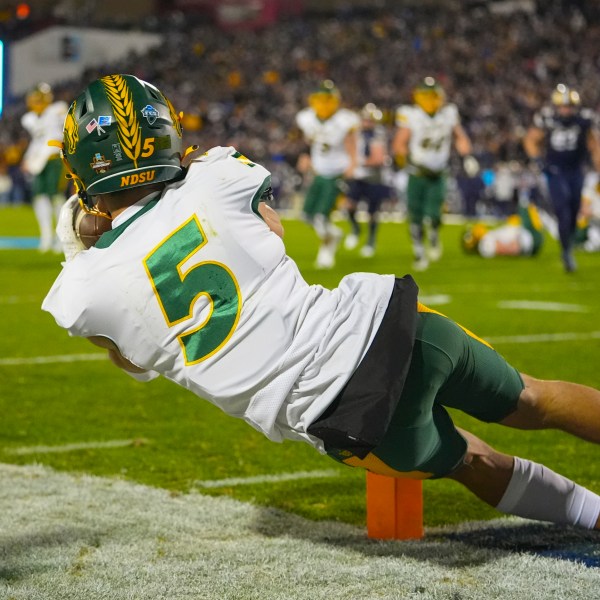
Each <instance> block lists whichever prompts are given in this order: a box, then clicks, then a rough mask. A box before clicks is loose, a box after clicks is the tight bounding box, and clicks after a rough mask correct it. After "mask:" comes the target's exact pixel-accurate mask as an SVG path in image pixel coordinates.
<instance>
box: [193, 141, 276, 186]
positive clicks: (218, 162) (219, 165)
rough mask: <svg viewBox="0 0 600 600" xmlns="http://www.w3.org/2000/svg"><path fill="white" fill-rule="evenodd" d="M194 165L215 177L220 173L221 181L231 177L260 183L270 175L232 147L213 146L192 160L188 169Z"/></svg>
mask: <svg viewBox="0 0 600 600" xmlns="http://www.w3.org/2000/svg"><path fill="white" fill-rule="evenodd" d="M194 165H197V166H201V165H203V166H204V167H206V168H209V169H210V171H211V172H212V173H214V174H215V175H217V174H218V173H220V175H218V177H219V178H221V179H230V178H231V177H234V178H249V179H251V180H256V181H258V182H262V181H264V180H265V179H266V178H267V177H270V175H271V173H270V172H269V171H268V170H267V169H265V167H263V166H262V165H260V164H258V163H255V162H253V161H252V160H251V159H250V158H248V157H247V156H244V155H243V154H242V153H241V152H238V151H237V150H236V149H235V148H234V147H233V146H215V147H214V148H211V149H210V150H208V151H207V152H205V153H204V154H203V155H202V156H200V157H199V158H197V159H196V160H194V161H193V162H192V164H191V165H190V169H192V167H194ZM187 178H188V177H186V179H187Z"/></svg>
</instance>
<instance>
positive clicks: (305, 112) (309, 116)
mask: <svg viewBox="0 0 600 600" xmlns="http://www.w3.org/2000/svg"><path fill="white" fill-rule="evenodd" d="M315 119H316V117H315V114H314V112H313V111H312V109H310V108H303V109H302V110H301V111H300V112H299V113H298V114H297V115H296V125H298V127H300V129H305V128H306V127H308V126H310V124H311V123H313V122H314V121H315Z"/></svg>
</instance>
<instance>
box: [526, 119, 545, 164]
mask: <svg viewBox="0 0 600 600" xmlns="http://www.w3.org/2000/svg"><path fill="white" fill-rule="evenodd" d="M543 141H544V130H543V129H540V128H539V127H535V126H531V127H530V128H529V129H528V130H527V132H526V133H525V136H524V137H523V148H524V150H525V153H526V154H527V156H528V157H529V158H541V157H542V143H543Z"/></svg>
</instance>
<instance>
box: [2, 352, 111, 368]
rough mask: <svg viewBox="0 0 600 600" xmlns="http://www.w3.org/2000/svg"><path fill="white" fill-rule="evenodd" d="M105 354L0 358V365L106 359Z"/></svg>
mask: <svg viewBox="0 0 600 600" xmlns="http://www.w3.org/2000/svg"><path fill="white" fill-rule="evenodd" d="M106 358H107V355H106V354H104V353H102V354H93V353H87V354H56V355H55V356H29V357H25V356H24V357H22V358H0V367H1V366H13V365H44V364H50V363H70V362H79V361H85V360H106Z"/></svg>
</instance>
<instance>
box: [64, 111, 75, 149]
mask: <svg viewBox="0 0 600 600" xmlns="http://www.w3.org/2000/svg"><path fill="white" fill-rule="evenodd" d="M76 105H77V103H76V102H73V104H72V105H71V110H70V111H69V113H68V114H67V118H66V119H65V126H64V142H65V148H66V150H67V154H75V148H77V143H78V142H79V128H78V127H77V121H75V117H74V116H73V113H74V112H75V108H76Z"/></svg>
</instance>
